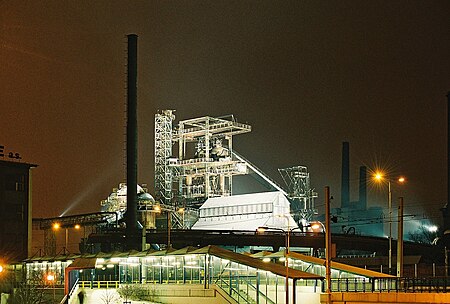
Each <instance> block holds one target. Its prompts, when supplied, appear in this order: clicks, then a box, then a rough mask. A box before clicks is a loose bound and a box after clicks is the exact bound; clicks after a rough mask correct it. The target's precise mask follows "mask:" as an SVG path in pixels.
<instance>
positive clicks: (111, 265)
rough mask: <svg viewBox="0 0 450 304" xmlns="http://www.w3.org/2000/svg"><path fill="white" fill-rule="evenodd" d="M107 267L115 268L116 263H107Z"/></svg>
mask: <svg viewBox="0 0 450 304" xmlns="http://www.w3.org/2000/svg"><path fill="white" fill-rule="evenodd" d="M106 267H108V268H114V265H113V264H108V265H106Z"/></svg>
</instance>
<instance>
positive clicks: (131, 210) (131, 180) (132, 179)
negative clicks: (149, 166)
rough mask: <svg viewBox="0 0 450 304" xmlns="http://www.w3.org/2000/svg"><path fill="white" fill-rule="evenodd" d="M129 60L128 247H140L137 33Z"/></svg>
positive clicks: (131, 38)
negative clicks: (138, 216)
mask: <svg viewBox="0 0 450 304" xmlns="http://www.w3.org/2000/svg"><path fill="white" fill-rule="evenodd" d="M127 37H128V62H127V211H126V214H125V221H126V224H127V230H126V236H127V241H126V244H127V249H138V248H139V247H138V242H137V241H136V238H137V236H138V235H139V231H138V227H137V35H135V34H131V35H128V36H127Z"/></svg>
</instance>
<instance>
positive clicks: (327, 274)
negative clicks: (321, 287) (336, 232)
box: [325, 186, 331, 303]
mask: <svg viewBox="0 0 450 304" xmlns="http://www.w3.org/2000/svg"><path fill="white" fill-rule="evenodd" d="M330 217H331V216H330V187H328V186H326V187H325V237H326V238H325V257H326V260H325V264H326V265H325V266H326V272H325V278H326V281H327V290H326V292H327V303H331V229H330V226H331V225H330Z"/></svg>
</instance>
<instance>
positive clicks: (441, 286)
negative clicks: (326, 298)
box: [331, 277, 450, 292]
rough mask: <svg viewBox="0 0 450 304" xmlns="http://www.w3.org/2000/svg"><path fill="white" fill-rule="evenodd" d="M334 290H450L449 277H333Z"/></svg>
mask: <svg viewBox="0 0 450 304" xmlns="http://www.w3.org/2000/svg"><path fill="white" fill-rule="evenodd" d="M331 291H332V292H449V291H450V279H449V278H448V277H430V278H347V279H332V280H331Z"/></svg>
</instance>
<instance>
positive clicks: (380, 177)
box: [374, 172, 405, 274]
mask: <svg viewBox="0 0 450 304" xmlns="http://www.w3.org/2000/svg"><path fill="white" fill-rule="evenodd" d="M374 179H375V180H376V181H378V182H382V181H383V180H387V184H388V218H389V252H388V272H389V274H392V191H391V178H390V177H385V175H384V174H383V173H382V172H376V173H375V175H374ZM397 181H398V182H399V183H401V184H403V183H404V182H405V178H404V177H399V178H398V180H397Z"/></svg>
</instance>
